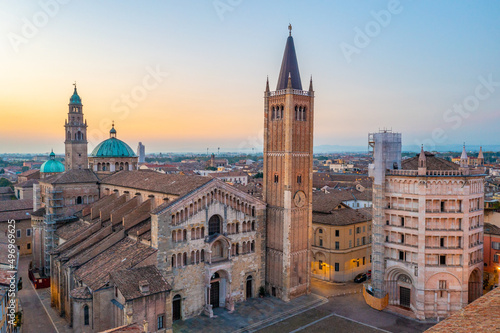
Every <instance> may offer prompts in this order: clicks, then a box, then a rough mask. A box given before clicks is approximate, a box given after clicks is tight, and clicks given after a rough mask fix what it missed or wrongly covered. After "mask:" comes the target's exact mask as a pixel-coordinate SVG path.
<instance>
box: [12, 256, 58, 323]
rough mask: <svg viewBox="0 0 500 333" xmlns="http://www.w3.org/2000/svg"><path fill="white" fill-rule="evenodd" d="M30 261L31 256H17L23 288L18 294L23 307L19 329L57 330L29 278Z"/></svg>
mask: <svg viewBox="0 0 500 333" xmlns="http://www.w3.org/2000/svg"><path fill="white" fill-rule="evenodd" d="M30 261H31V256H22V257H20V258H19V276H20V277H22V278H23V289H22V290H20V291H19V294H18V297H19V300H20V302H21V305H22V307H23V324H22V327H21V330H22V332H23V333H54V332H57V330H56V328H55V327H54V325H53V324H52V321H51V320H50V317H49V316H48V315H47V312H46V311H45V308H44V307H43V306H42V303H41V302H40V299H39V298H38V295H37V293H36V292H35V288H34V287H33V285H32V284H31V281H30V279H29V276H28V267H29V264H30Z"/></svg>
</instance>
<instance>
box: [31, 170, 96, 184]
mask: <svg viewBox="0 0 500 333" xmlns="http://www.w3.org/2000/svg"><path fill="white" fill-rule="evenodd" d="M98 181H99V178H98V177H97V175H96V174H95V173H94V172H93V171H92V170H90V169H81V170H80V169H71V170H68V171H66V172H62V173H60V174H57V175H53V176H50V177H47V178H44V179H40V183H47V184H73V183H97V182H98Z"/></svg>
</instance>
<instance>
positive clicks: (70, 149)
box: [64, 83, 89, 171]
mask: <svg viewBox="0 0 500 333" xmlns="http://www.w3.org/2000/svg"><path fill="white" fill-rule="evenodd" d="M73 85H74V86H75V90H74V91H73V95H72V96H71V97H70V99H69V105H68V106H69V111H68V119H67V120H66V121H65V124H64V128H65V130H66V140H65V141H64V146H65V152H66V154H65V156H64V159H65V162H66V163H65V164H66V171H68V170H71V169H88V165H89V162H88V157H87V121H86V120H85V121H84V120H83V110H82V109H83V105H82V99H81V98H80V96H78V92H77V91H76V83H74V84H73Z"/></svg>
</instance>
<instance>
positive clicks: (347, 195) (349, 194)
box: [313, 190, 372, 213]
mask: <svg viewBox="0 0 500 333" xmlns="http://www.w3.org/2000/svg"><path fill="white" fill-rule="evenodd" d="M327 192H328V193H326V192H323V191H317V192H314V193H313V212H314V211H315V212H322V213H328V212H330V211H332V210H333V209H334V208H335V207H337V206H338V205H339V204H341V203H342V202H343V201H351V200H366V201H371V200H372V192H371V191H369V190H365V191H363V192H359V191H357V190H329V191H327Z"/></svg>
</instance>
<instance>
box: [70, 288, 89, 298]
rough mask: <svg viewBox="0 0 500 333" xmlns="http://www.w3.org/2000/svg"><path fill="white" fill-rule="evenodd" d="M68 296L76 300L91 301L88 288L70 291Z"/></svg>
mask: <svg viewBox="0 0 500 333" xmlns="http://www.w3.org/2000/svg"><path fill="white" fill-rule="evenodd" d="M70 296H71V297H73V298H77V299H91V298H92V294H91V293H90V290H89V288H87V287H79V288H76V289H73V290H71V292H70Z"/></svg>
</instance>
